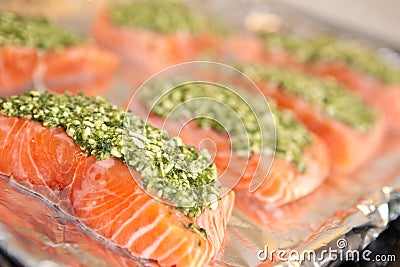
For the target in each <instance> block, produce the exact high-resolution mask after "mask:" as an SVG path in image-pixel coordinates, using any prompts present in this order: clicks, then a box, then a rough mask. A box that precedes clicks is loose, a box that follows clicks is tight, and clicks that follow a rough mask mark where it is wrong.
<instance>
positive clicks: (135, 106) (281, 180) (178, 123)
mask: <svg viewBox="0 0 400 267" xmlns="http://www.w3.org/2000/svg"><path fill="white" fill-rule="evenodd" d="M202 86H203V85H199V86H197V87H196V85H194V88H193V89H195V90H196V91H197V92H202V90H203V89H204V88H202ZM205 86H208V85H205ZM160 87H162V86H160V85H159V84H158V85H157V88H160ZM157 88H156V87H151V86H149V87H148V88H145V89H144V90H145V91H147V90H148V92H152V93H151V94H155V95H164V94H166V93H165V92H163V93H160V94H158V93H159V92H158V91H157ZM177 88H178V89H179V87H177ZM187 88H188V87H187V86H182V89H183V90H182V92H185V90H187V91H186V92H189V93H187V94H188V95H190V91H189V90H190V89H187ZM205 90H206V89H204V91H203V93H198V94H197V97H199V98H202V97H207V98H210V97H211V98H212V97H215V96H217V94H218V90H219V89H218V88H215V89H213V90H212V92H214V93H213V96H211V95H209V94H207V93H205V92H206V91H205ZM170 92H171V91H170ZM174 92H176V91H175V89H174V90H172V93H171V98H167V100H166V101H165V103H168V101H169V100H170V99H177V98H175V97H174V95H173V94H174ZM238 92H239V94H240V95H241V96H244V95H246V94H244V92H240V90H238ZM184 95H185V93H182V95H180V99H181V100H182V103H184V101H190V100H192V98H190V99H189V98H187V99H186V98H185V96H184ZM232 97H233V96H232ZM193 99H195V98H193ZM223 99H228V96H226V97H225V98H223ZM253 99H254V98H253ZM147 101H149V98H147V96H146V92H144V93H143V95H142V96H141V97H138V98H134V102H133V103H130V104H129V108H131V109H132V110H133V111H134V112H135V113H136V114H140V115H141V116H146V114H150V115H149V116H148V120H149V123H151V124H152V125H154V126H155V127H165V128H166V129H167V130H168V131H169V132H171V133H173V134H179V136H180V137H181V138H182V140H183V141H184V142H185V143H188V144H190V145H192V146H195V147H196V148H197V149H208V150H209V151H210V153H211V154H212V155H213V159H214V161H213V162H214V163H215V164H216V165H217V167H218V171H219V174H220V177H219V179H220V180H221V181H222V183H223V184H224V185H225V186H228V187H233V188H234V191H235V193H236V195H238V196H243V197H244V198H248V199H251V201H254V202H258V203H259V204H261V205H263V206H264V207H268V208H273V207H277V206H281V205H284V204H286V203H289V202H292V201H295V200H297V199H299V198H301V197H303V196H306V195H308V194H310V193H311V192H313V191H314V190H315V189H316V188H317V187H319V186H320V185H321V184H322V183H323V181H324V180H325V179H326V177H327V176H328V174H329V173H330V158H329V154H328V150H327V147H326V145H325V143H324V142H323V141H322V140H321V139H320V138H319V137H318V136H316V135H314V134H313V133H311V132H309V131H308V130H306V129H305V127H304V126H302V125H301V124H300V123H299V122H297V121H296V120H295V119H294V118H293V117H292V116H291V115H290V114H289V113H285V112H282V111H281V110H278V109H276V108H273V109H272V110H273V113H274V112H276V114H275V115H276V117H274V118H275V122H276V123H278V124H281V125H283V124H285V123H289V124H291V123H293V124H295V125H297V126H295V127H294V128H293V129H295V128H296V129H297V130H298V129H299V128H300V130H299V131H304V134H306V135H307V136H308V137H307V138H309V140H310V141H309V142H308V143H307V144H306V145H304V144H303V146H304V147H302V146H301V145H299V144H297V143H295V142H297V141H296V140H295V139H291V138H292V137H291V134H290V133H289V134H284V133H283V131H280V130H277V136H276V138H277V142H278V143H283V141H282V140H285V141H286V142H291V141H292V142H293V143H291V144H287V146H291V147H296V149H298V150H300V151H301V152H300V153H299V154H300V155H299V158H301V159H302V160H301V161H302V164H304V165H302V167H300V168H301V169H299V166H298V165H297V164H296V162H294V161H290V160H288V159H287V158H285V157H284V156H283V155H282V154H279V153H278V155H275V158H273V156H272V155H268V154H263V155H261V154H260V153H251V154H250V156H241V155H240V154H239V153H237V151H235V149H233V147H232V146H234V145H233V144H232V143H231V137H232V135H233V136H234V134H235V133H233V132H220V131H217V130H216V129H214V128H212V127H210V126H204V125H203V126H201V125H200V124H199V123H198V122H196V120H193V121H191V122H185V121H186V120H190V118H189V117H187V116H188V114H190V112H188V111H183V115H182V116H181V117H178V118H176V115H174V118H175V119H168V120H165V118H164V116H169V113H168V111H167V110H160V109H158V107H157V106H156V105H155V106H153V110H152V111H153V112H150V113H148V112H149V110H148V106H147V104H148V102H147ZM226 101H227V102H224V103H228V100H226ZM229 101H232V102H234V101H235V99H233V98H232V99H230V100H229ZM157 102H158V104H160V105H161V106H163V99H162V98H160V99H158V100H157ZM232 102H230V103H232ZM249 103H250V102H249ZM175 104H176V106H179V105H180V103H175ZM272 104H273V103H272V102H271V105H272ZM152 105H153V104H149V106H152ZM249 105H250V106H251V107H252V108H259V106H256V105H252V104H251V103H250V104H249ZM261 108H262V109H264V110H268V106H267V105H265V106H262V107H261ZM201 109H204V110H213V104H210V103H209V102H204V103H203V104H202V107H201ZM155 110H158V111H156V112H155ZM158 112H159V113H158ZM278 114H281V115H278ZM202 115H203V116H205V117H209V115H210V114H207V115H205V114H202ZM198 116H199V115H195V116H194V117H198ZM231 116H232V115H231ZM243 116H244V115H243ZM225 117H228V115H226V116H225ZM212 118H213V119H215V120H218V119H217V118H216V117H212ZM284 121H285V122H284ZM221 124H222V125H224V123H221ZM226 124H229V122H227V123H226ZM182 125H183V126H182ZM233 128H234V127H233ZM278 128H279V126H278ZM228 131H229V130H228ZM272 132H275V129H272ZM267 134H271V132H269V133H267ZM280 134H281V135H280ZM293 135H296V134H295V133H293ZM287 139H291V140H290V141H288V140H287ZM205 140H211V141H212V143H213V145H207V143H204V142H203V141H205ZM243 142H245V141H243ZM271 145H272V144H271ZM272 146H273V145H272ZM287 146H285V145H282V146H281V145H279V147H278V149H285V148H288V147H287ZM270 162H272V165H271V166H270V165H269V163H270ZM254 185H257V186H258V188H257V189H256V190H255V191H253V190H252V188H254Z"/></svg>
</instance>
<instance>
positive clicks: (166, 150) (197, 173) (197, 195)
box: [0, 91, 219, 217]
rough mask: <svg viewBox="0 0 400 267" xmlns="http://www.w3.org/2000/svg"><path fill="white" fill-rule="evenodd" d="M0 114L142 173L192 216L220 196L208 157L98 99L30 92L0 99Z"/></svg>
mask: <svg viewBox="0 0 400 267" xmlns="http://www.w3.org/2000/svg"><path fill="white" fill-rule="evenodd" d="M0 114H2V115H5V116H11V117H23V118H26V119H30V120H34V121H37V122H41V123H42V124H43V125H44V126H46V127H49V128H55V127H62V128H63V129H64V130H65V131H66V133H67V134H68V135H69V136H70V137H71V138H72V139H73V140H74V141H75V143H76V144H77V145H78V146H79V147H80V148H81V149H82V150H83V151H85V152H86V153H87V154H88V155H95V156H96V157H97V159H98V160H102V159H106V158H110V157H116V158H120V159H121V160H122V161H123V162H125V163H127V164H128V165H129V166H132V167H134V168H135V169H136V170H137V171H139V172H140V173H141V176H142V182H143V186H144V187H145V188H146V189H147V190H148V191H150V192H152V193H155V194H157V195H158V196H159V197H160V198H162V199H165V200H167V201H169V202H170V203H171V204H174V205H176V206H177V207H178V209H180V210H181V211H182V212H183V213H184V214H185V215H187V216H190V217H196V216H198V215H199V214H201V212H203V211H204V210H205V208H206V206H208V205H210V204H209V203H211V202H213V201H214V200H215V199H216V198H218V197H219V190H218V187H217V185H216V184H215V178H216V177H217V169H216V167H215V165H214V164H212V163H210V159H209V155H208V154H206V153H198V152H197V151H196V150H195V148H194V147H191V146H187V145H185V144H183V142H182V141H181V140H180V139H179V138H178V137H173V138H171V137H169V135H168V134H167V133H166V132H165V131H163V130H162V129H157V128H154V127H151V126H150V125H148V124H146V123H145V122H144V121H143V120H141V119H139V118H138V117H136V116H135V115H134V114H133V113H132V112H130V111H125V110H124V109H122V108H118V107H116V106H115V105H112V104H111V103H109V102H107V101H106V100H105V99H104V98H102V97H91V98H87V97H84V96H82V95H78V96H72V95H69V94H64V95H60V94H53V93H45V92H39V91H29V92H26V93H24V94H23V95H20V96H12V97H10V98H7V99H5V98H0Z"/></svg>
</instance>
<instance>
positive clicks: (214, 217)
mask: <svg viewBox="0 0 400 267" xmlns="http://www.w3.org/2000/svg"><path fill="white" fill-rule="evenodd" d="M81 108H82V109H83V108H84V107H81ZM0 159H1V160H0V174H2V175H5V176H7V177H8V178H9V179H10V180H12V181H14V182H15V183H17V184H19V185H21V186H23V187H25V188H26V189H28V190H30V191H32V192H34V193H37V194H39V195H42V196H43V197H44V198H46V199H48V200H49V201H51V202H52V203H53V204H54V205H57V206H58V207H60V209H62V210H63V211H64V212H66V213H67V214H69V215H72V216H74V217H75V218H76V219H77V220H79V221H80V223H81V224H82V225H83V226H84V227H85V228H87V229H89V231H91V232H93V233H95V234H97V235H99V236H100V237H102V238H103V239H106V240H107V241H108V242H111V243H112V244H114V245H117V246H119V247H122V248H125V249H127V250H128V251H129V252H130V253H132V255H134V256H138V257H141V258H148V259H152V260H155V261H156V262H157V263H158V264H159V265H161V266H205V265H206V264H207V263H209V262H210V261H212V259H213V258H215V257H216V256H217V253H218V251H219V248H220V247H221V244H222V240H223V237H224V232H225V229H226V225H227V221H228V219H229V217H230V214H231V212H232V207H233V201H234V195H233V192H231V193H228V194H227V195H226V196H224V197H222V198H221V199H220V200H219V201H218V207H217V208H216V209H215V210H212V209H210V208H207V209H206V210H205V211H203V212H202V213H201V214H200V215H199V216H198V217H195V218H192V217H188V216H186V215H184V213H182V212H181V211H178V210H177V209H175V208H173V207H172V206H170V205H167V204H165V203H163V202H159V201H157V200H155V199H154V198H152V197H150V196H149V195H148V194H147V193H146V192H144V191H143V190H142V189H141V187H139V186H138V184H137V183H136V182H135V181H134V179H133V177H132V175H133V176H140V174H139V173H138V172H136V171H135V170H134V169H132V168H131V169H128V167H127V165H126V164H125V163H123V162H122V161H121V160H120V159H117V158H115V157H111V158H107V159H104V160H98V159H96V157H95V156H88V155H87V154H85V153H84V151H82V149H81V148H80V147H78V146H77V145H76V143H75V142H74V140H73V139H72V138H70V137H69V136H68V135H67V134H66V132H65V131H64V130H63V129H62V128H60V127H57V128H49V127H45V126H43V125H42V124H41V123H39V122H35V121H32V120H29V119H25V118H17V117H8V116H4V115H0ZM190 225H193V226H195V227H190ZM197 228H200V229H201V228H203V229H205V232H206V234H207V235H206V236H205V235H204V234H202V233H201V232H199V231H198V230H196V229H197Z"/></svg>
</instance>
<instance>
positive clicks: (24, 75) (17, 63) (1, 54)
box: [0, 46, 38, 96]
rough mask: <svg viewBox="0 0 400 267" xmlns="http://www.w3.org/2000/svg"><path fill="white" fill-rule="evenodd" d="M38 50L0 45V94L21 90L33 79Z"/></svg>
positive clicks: (8, 94)
mask: <svg viewBox="0 0 400 267" xmlns="http://www.w3.org/2000/svg"><path fill="white" fill-rule="evenodd" d="M37 66H38V54H37V51H36V50H34V49H31V48H25V47H19V46H3V47H0V96H10V95H11V94H14V93H16V92H20V91H22V90H23V88H24V87H26V86H29V85H30V84H31V83H32V81H33V76H34V73H35V70H36V68H37Z"/></svg>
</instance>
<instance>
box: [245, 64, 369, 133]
mask: <svg viewBox="0 0 400 267" xmlns="http://www.w3.org/2000/svg"><path fill="white" fill-rule="evenodd" d="M240 70H241V71H243V72H244V73H245V74H247V75H249V77H250V78H252V79H254V80H256V81H257V80H262V81H266V82H268V83H270V84H274V85H277V86H278V87H279V89H280V90H285V91H287V92H289V93H293V94H296V95H298V96H300V97H301V98H304V99H305V100H306V101H309V102H310V103H312V104H313V105H314V106H316V107H317V108H318V109H319V110H321V111H322V112H323V113H325V114H326V115H327V116H329V117H331V118H333V119H335V120H338V121H340V122H343V123H345V124H347V125H348V126H350V127H352V128H353V129H355V130H357V131H359V132H361V133H365V132H368V131H369V130H371V129H372V128H373V127H374V124H375V121H376V116H377V113H376V111H375V110H374V109H373V108H372V107H370V106H368V105H367V104H366V103H364V102H363V101H362V100H361V99H360V98H358V97H356V96H355V95H354V94H352V93H350V92H349V91H347V90H346V89H345V88H343V87H342V86H341V85H339V84H338V83H336V82H334V81H331V80H327V79H322V78H319V77H316V76H312V75H307V74H303V73H301V72H299V71H295V70H288V69H282V68H276V67H270V66H268V67H267V66H254V65H253V66H245V67H241V68H240Z"/></svg>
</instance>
